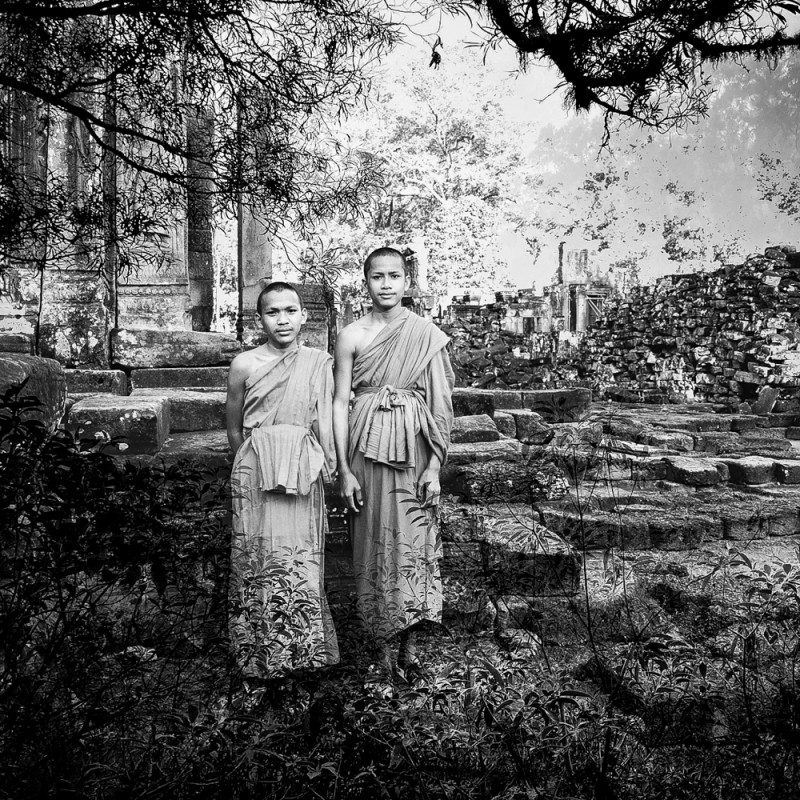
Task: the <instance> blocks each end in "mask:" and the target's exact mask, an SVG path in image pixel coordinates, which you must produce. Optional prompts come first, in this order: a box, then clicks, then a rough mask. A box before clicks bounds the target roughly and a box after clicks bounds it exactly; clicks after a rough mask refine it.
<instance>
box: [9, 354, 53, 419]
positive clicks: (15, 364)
mask: <svg viewBox="0 0 800 800" xmlns="http://www.w3.org/2000/svg"><path fill="white" fill-rule="evenodd" d="M23 383H24V384H25V386H24V388H23V389H22V390H21V391H20V397H36V398H38V400H39V402H40V403H41V405H40V406H39V408H38V409H36V410H31V412H30V414H31V416H32V417H33V418H38V419H39V420H41V422H42V423H43V424H44V425H45V427H47V428H48V429H50V430H52V429H54V428H55V426H56V425H58V423H59V422H60V421H61V417H62V416H63V414H64V407H65V401H66V379H65V377H64V370H63V369H62V368H61V364H59V363H58V361H54V360H53V359H51V358H40V357H39V356H29V355H27V354H25V353H0V394H3V393H5V392H6V391H7V390H8V389H10V388H11V387H12V386H21V385H22V384H23Z"/></svg>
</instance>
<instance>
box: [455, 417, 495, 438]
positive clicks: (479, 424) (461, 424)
mask: <svg viewBox="0 0 800 800" xmlns="http://www.w3.org/2000/svg"><path fill="white" fill-rule="evenodd" d="M499 438H500V431H498V430H497V425H495V424H494V422H493V421H492V418H491V417H490V416H489V415H488V414H472V415H470V416H461V417H456V418H455V419H454V420H453V428H452V431H451V433H450V441H451V442H454V443H456V444H467V443H473V442H496V441H497V440H498V439H499Z"/></svg>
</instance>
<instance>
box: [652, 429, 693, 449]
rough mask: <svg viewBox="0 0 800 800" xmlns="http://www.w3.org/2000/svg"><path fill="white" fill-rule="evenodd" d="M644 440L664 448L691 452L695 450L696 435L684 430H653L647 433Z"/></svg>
mask: <svg viewBox="0 0 800 800" xmlns="http://www.w3.org/2000/svg"><path fill="white" fill-rule="evenodd" d="M644 441H645V443H646V444H649V445H651V446H653V447H658V448H661V449H663V450H677V451H678V452H680V453H690V452H691V451H692V450H694V437H693V436H692V435H691V434H689V433H684V432H683V431H652V432H648V433H647V434H645V437H644Z"/></svg>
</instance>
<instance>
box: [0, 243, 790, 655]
mask: <svg viewBox="0 0 800 800" xmlns="http://www.w3.org/2000/svg"><path fill="white" fill-rule="evenodd" d="M320 304H321V301H320ZM321 305H322V304H321ZM798 312H800V261H798V257H797V255H796V254H795V253H794V252H793V251H789V250H788V249H770V250H768V251H767V252H766V254H765V255H764V256H758V257H753V258H751V259H749V260H748V261H747V262H746V263H744V264H742V265H736V266H729V267H724V268H722V269H721V270H717V271H715V272H708V273H701V274H696V275H681V276H673V277H670V278H665V279H662V280H661V281H659V282H658V283H657V284H656V285H655V286H653V287H643V288H641V289H638V290H636V291H634V292H632V293H630V295H629V296H627V297H625V298H620V299H618V300H615V301H609V304H608V306H607V310H606V313H605V314H604V315H602V316H600V317H599V318H598V320H597V323H596V325H595V327H593V328H592V329H591V330H590V331H589V332H588V333H587V334H586V335H585V336H584V337H582V339H581V341H580V342H579V344H578V345H577V346H576V347H575V348H574V349H572V350H571V351H569V352H567V353H563V352H561V353H559V352H557V350H553V351H552V352H551V353H550V354H549V355H548V354H547V353H543V354H542V355H541V356H540V357H539V358H531V357H528V358H527V359H525V358H521V357H518V356H514V355H513V354H512V352H511V348H509V346H508V344H509V342H507V341H506V340H504V339H503V340H502V341H501V340H500V339H495V340H494V344H492V339H491V336H489V335H490V334H493V333H497V331H493V330H492V328H491V326H490V323H489V320H488V317H486V318H484V319H483V321H482V322H481V320H480V319H479V320H478V321H477V322H474V323H470V324H471V325H473V326H474V327H475V328H476V329H477V328H478V327H479V326H480V325H481V324H483V325H485V327H484V328H483V330H482V332H480V336H479V332H478V331H477V330H476V331H475V332H474V335H475V336H476V337H478V339H480V341H481V343H482V344H481V347H482V348H483V347H486V349H484V350H482V352H481V358H482V359H484V362H483V363H482V365H481V369H482V370H483V376H482V377H479V378H474V377H472V375H471V374H470V373H469V372H468V371H467V370H466V368H465V365H464V363H459V351H458V349H457V345H458V342H457V341H454V343H453V347H454V354H453V355H454V362H455V363H456V364H457V368H458V369H459V376H460V381H459V382H460V384H461V385H460V386H459V387H458V388H457V389H456V391H455V395H454V407H455V411H456V415H457V416H456V421H455V426H454V430H453V446H452V450H451V453H450V456H449V460H448V463H447V465H446V466H445V468H444V470H443V474H442V482H443V488H444V491H445V492H446V493H447V497H446V499H445V502H444V503H443V507H442V537H443V540H444V542H445V561H444V563H443V575H444V579H445V585H446V602H447V604H448V605H447V607H448V608H449V609H451V613H452V610H453V609H455V608H458V609H459V611H460V612H464V611H465V610H466V611H468V612H469V613H470V614H472V616H473V618H474V619H475V620H476V621H477V622H476V624H481V625H489V626H490V627H491V626H494V627H495V629H496V630H497V631H498V632H499V633H500V634H501V635H502V636H504V637H505V638H506V639H507V640H513V641H516V642H517V643H522V644H525V642H526V641H527V642H529V641H530V637H531V636H532V635H533V634H534V633H535V634H536V636H540V637H541V636H545V637H548V636H554V637H556V638H557V637H558V635H559V632H558V631H557V630H550V631H548V630H544V629H543V627H542V626H545V627H546V625H547V624H548V623H547V620H548V619H551V617H552V619H558V615H557V614H556V615H555V616H553V615H544V616H542V615H538V616H537V615H534V616H533V617H532V616H531V613H530V609H531V608H535V607H537V604H538V606H546V607H548V608H550V609H551V610H552V604H553V603H556V604H558V603H561V602H569V598H570V597H572V596H574V594H575V592H576V591H577V590H578V588H579V586H580V583H581V580H582V570H581V563H582V560H583V559H584V558H591V554H592V553H596V552H598V551H604V550H607V549H608V548H614V549H618V550H619V551H620V552H626V551H658V550H687V549H692V548H697V547H701V546H707V545H709V543H713V542H716V541H723V540H726V541H731V542H734V543H743V542H751V541H754V540H761V539H766V538H768V537H786V536H790V535H792V534H796V533H798V532H800V516H799V510H800V457H798V454H797V451H796V443H797V442H798V441H800V398H799V397H798V388H799V387H800V383H799V382H800V317H799V316H798ZM171 336H172V334H169V333H166V332H162V333H161V334H159V333H158V332H157V331H155V330H154V329H147V328H141V329H130V330H129V329H120V330H118V331H115V332H114V333H113V336H112V343H113V344H114V348H115V349H113V350H112V352H116V353H117V356H116V358H117V361H116V362H115V363H114V364H113V366H112V368H107V369H98V368H96V367H95V368H91V369H87V368H86V366H87V365H81V366H80V367H77V366H71V365H70V364H69V363H68V364H67V365H66V368H64V365H62V364H61V363H59V362H58V361H56V360H52V359H48V358H42V357H37V356H32V355H30V354H29V353H26V352H19V351H17V352H8V351H7V352H5V353H4V354H2V355H0V364H1V365H2V381H0V383H2V385H3V386H2V387H0V388H3V387H5V386H7V385H8V384H9V383H14V382H17V383H18V382H20V381H21V380H22V379H24V378H26V377H27V378H29V382H28V384H27V386H26V391H28V392H31V393H36V394H38V395H39V396H40V397H41V398H42V399H43V400H44V401H45V404H46V406H47V412H48V415H49V422H50V423H51V424H57V423H59V422H61V421H63V422H64V424H66V425H67V426H68V427H70V428H71V429H72V430H74V431H75V432H76V433H77V434H78V435H79V436H81V437H85V438H89V439H94V438H95V437H98V438H103V439H110V440H111V441H110V443H109V444H108V447H109V448H116V451H117V452H118V453H119V455H120V457H121V458H131V459H136V460H139V461H145V462H146V461H148V460H152V459H157V460H163V461H164V462H166V463H172V462H174V461H176V460H178V459H181V458H193V459H197V460H199V461H200V462H201V463H202V464H203V465H205V466H206V467H208V468H213V469H217V470H221V471H225V470H226V469H228V456H227V450H228V448H227V442H226V438H225V432H224V397H225V394H224V385H225V377H226V373H227V367H226V366H225V362H227V361H229V360H230V358H231V357H232V356H233V355H234V353H235V352H237V351H238V347H239V346H240V345H239V344H238V342H235V340H234V342H233V343H231V344H230V346H227V349H226V347H222V346H219V345H217V346H216V350H213V351H212V350H211V349H205V350H203V351H202V352H203V354H204V355H203V356H202V358H200V359H196V358H195V357H196V354H197V350H196V349H194V348H193V347H187V346H186V345H183V349H180V348H179V347H178V346H177V344H176V341H177V340H176V339H174V338H170V337H171ZM486 336H489V339H488V342H489V344H488V345H485V341H487V340H486ZM2 341H3V342H4V343H5V344H6V346H7V347H8V345H9V343H10V344H12V345H14V344H15V343H16V342H17V341H18V340H17V339H15V338H13V337H11V338H9V337H8V336H6V338H4V339H3V340H2ZM498 341H499V342H500V344H501V345H502V346H501V347H497V344H498ZM514 341H516V342H517V344H518V345H519V346H520V347H522V346H523V345H524V337H518V339H516V340H514ZM143 343H146V344H147V347H146V348H143V347H142V344H143ZM129 344H130V348H129V349H127V348H128V347H129ZM19 349H22V348H19ZM143 352H147V353H148V354H149V359H150V360H149V361H147V360H144V359H143V358H142V353H143ZM162 352H163V356H162V355H155V354H160V353H162ZM209 354H211V355H209ZM212 359H213V360H214V364H213V365H209V363H208V361H209V360H212ZM510 359H517V360H516V361H514V363H513V366H514V369H515V370H516V374H517V375H518V380H516V381H508V380H503V379H502V378H500V377H499V376H498V364H504V363H506V362H509V360H510ZM509 363H510V362H509ZM506 374H508V373H506ZM487 376H490V377H491V379H490V380H484V378H485V377H487ZM554 376H557V377H556V378H555V379H554ZM548 381H549V382H550V385H548V384H547V382H548ZM553 383H555V384H557V385H556V386H553V385H552V384H553ZM470 384H473V385H470ZM329 499H330V519H331V536H330V538H329V542H328V557H327V561H326V573H327V576H328V580H329V582H330V583H331V584H332V585H333V586H334V587H335V586H339V587H340V588H341V587H346V586H347V585H348V582H349V581H350V580H351V577H350V570H351V567H350V560H349V543H348V541H347V535H346V532H345V530H344V526H343V520H342V514H341V511H340V509H338V508H337V503H336V500H335V495H334V493H333V491H332V490H331V491H329ZM524 609H527V610H525V611H524V613H523V610H524ZM554 613H555V612H554Z"/></svg>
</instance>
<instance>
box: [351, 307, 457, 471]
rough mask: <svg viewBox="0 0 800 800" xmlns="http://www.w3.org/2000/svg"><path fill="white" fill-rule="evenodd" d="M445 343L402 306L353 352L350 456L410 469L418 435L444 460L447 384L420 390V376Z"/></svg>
mask: <svg viewBox="0 0 800 800" xmlns="http://www.w3.org/2000/svg"><path fill="white" fill-rule="evenodd" d="M448 341H449V339H448V338H447V336H445V334H444V333H442V331H440V330H439V329H438V328H437V327H436V326H435V325H433V324H432V323H431V322H429V321H427V320H425V319H423V318H422V317H419V316H418V315H416V314H414V313H412V312H410V311H408V310H407V309H406V310H405V311H404V313H403V314H402V315H401V316H400V317H399V318H398V319H396V320H395V321H393V322H392V323H391V324H390V325H387V326H386V327H385V328H384V329H383V330H382V331H381V332H380V333H379V334H378V335H377V336H376V337H375V339H373V340H372V342H370V344H369V345H368V346H367V347H365V348H364V350H363V351H362V352H361V353H359V355H358V356H357V357H356V359H355V362H354V364H353V391H354V392H355V403H354V407H353V413H352V415H351V418H350V456H351V458H352V455H353V453H354V452H355V450H358V451H360V452H361V453H362V454H363V455H364V456H365V457H366V458H369V459H372V460H373V461H376V462H378V463H380V464H386V465H387V466H393V467H398V468H401V469H406V468H409V467H411V468H413V467H415V465H416V454H415V449H416V447H415V441H416V437H417V436H418V435H420V436H422V438H423V439H424V440H425V442H426V443H427V445H428V447H429V448H430V449H431V451H432V452H433V453H435V454H436V455H437V456H438V457H439V460H440V461H441V462H442V463H444V461H445V458H446V456H447V448H448V447H449V444H450V427H451V425H452V413H453V412H452V400H451V395H452V384H451V385H450V386H449V388H448V387H444V388H445V391H444V392H441V391H436V389H437V388H442V387H434V386H428V387H427V389H428V391H425V388H426V387H424V386H423V385H421V384H420V379H421V378H422V377H423V375H424V374H425V372H426V370H427V368H428V367H429V365H430V364H431V362H432V361H434V360H435V359H436V358H437V356H440V355H441V353H442V351H443V350H444V348H445V346H446V345H447V343H448ZM446 367H447V370H449V362H448V363H447V365H446ZM439 372H440V370H436V371H434V375H433V376H432V377H433V379H434V380H435V379H436V378H438V377H441V376H440V375H439ZM444 377H446V376H444Z"/></svg>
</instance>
